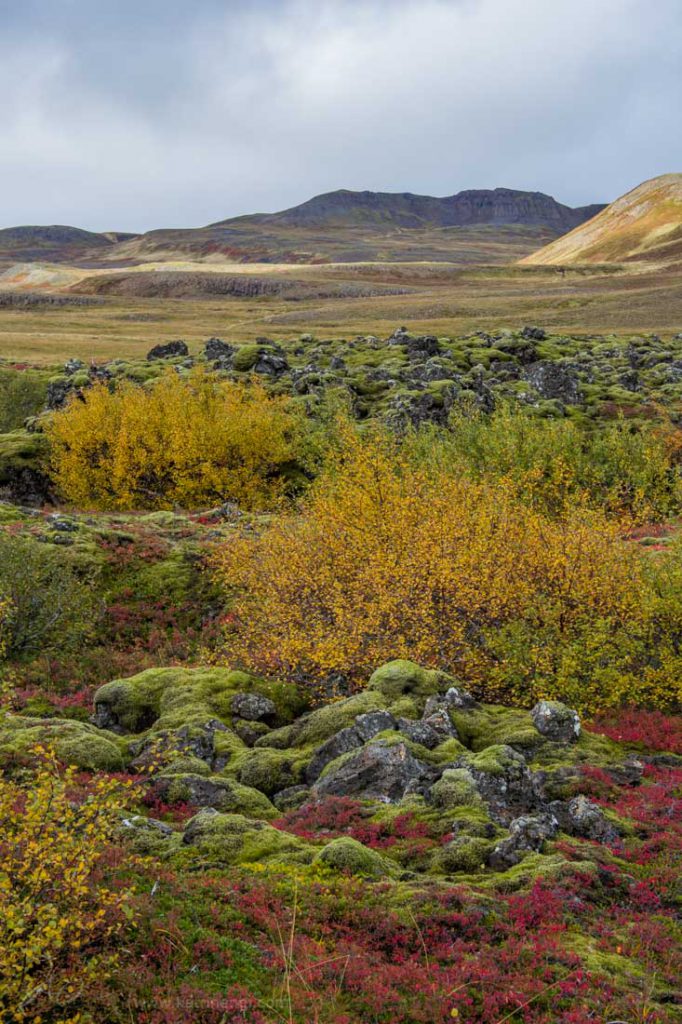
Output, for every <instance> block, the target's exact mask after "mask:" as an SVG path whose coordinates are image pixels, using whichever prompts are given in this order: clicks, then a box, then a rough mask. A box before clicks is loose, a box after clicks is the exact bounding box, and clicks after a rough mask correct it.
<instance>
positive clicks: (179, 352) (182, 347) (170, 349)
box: [147, 341, 189, 362]
mask: <svg viewBox="0 0 682 1024" xmlns="http://www.w3.org/2000/svg"><path fill="white" fill-rule="evenodd" d="M188 355H189V349H188V348H187V344H186V342H184V341H168V342H166V343H165V344H163V345H155V346H154V348H150V350H149V352H147V359H148V361H149V362H152V361H153V360H154V359H176V358H179V357H181V356H188Z"/></svg>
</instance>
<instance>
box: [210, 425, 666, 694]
mask: <svg viewBox="0 0 682 1024" xmlns="http://www.w3.org/2000/svg"><path fill="white" fill-rule="evenodd" d="M218 574H219V577H220V579H221V580H222V582H223V584H224V586H225V587H226V588H227V589H228V590H229V592H230V593H231V594H232V596H233V603H232V605H231V611H230V614H229V615H228V624H227V633H226V651H225V657H226V658H227V659H228V660H229V661H231V662H237V661H241V662H243V663H246V664H248V665H250V666H252V667H255V668H257V669H259V670H261V671H263V672H269V673H272V674H273V675H275V676H286V677H289V678H293V679H300V680H305V679H307V680H316V681H321V680H325V679H329V677H331V676H333V675H335V674H341V675H342V676H343V677H345V678H346V679H347V680H350V681H351V682H357V683H359V682H362V681H364V680H366V679H367V678H368V676H369V674H370V673H371V672H372V670H373V669H374V668H376V667H377V665H379V664H381V663H382V662H385V661H386V660H388V659H390V658H400V657H405V658H411V659H413V660H415V661H417V662H418V663H420V664H424V665H432V666H434V667H436V666H438V667H447V668H449V669H450V670H451V671H452V672H454V673H456V674H458V675H459V676H461V677H463V678H465V679H466V680H468V681H469V683H470V684H472V685H474V686H475V687H476V689H477V690H478V692H479V693H481V694H483V695H485V696H486V697H487V698H488V699H491V698H492V699H498V698H502V699H504V700H506V701H509V702H512V701H521V702H522V703H524V704H527V703H528V702H529V701H533V700H535V699H537V698H538V697H541V696H556V697H559V696H561V697H563V698H565V699H569V700H570V701H571V702H573V703H574V704H577V705H578V706H580V707H582V708H585V709H586V708H592V709H595V710H596V709H598V708H599V707H602V706H606V705H610V704H614V703H619V702H621V701H622V700H623V699H624V698H627V697H628V695H631V694H632V693H633V692H634V689H633V688H634V687H635V683H634V681H633V671H634V668H633V667H634V665H635V664H636V665H637V676H638V680H639V681H638V682H637V684H636V686H637V687H639V690H640V692H638V694H637V696H638V698H640V697H642V696H643V697H644V698H646V694H642V693H641V690H642V688H646V673H643V672H641V671H640V669H641V658H642V656H643V655H642V649H641V648H642V645H643V644H645V636H644V634H645V633H646V630H647V629H648V626H647V625H646V624H645V623H644V622H643V614H644V613H643V610H642V609H643V602H642V593H643V589H645V583H644V573H643V568H642V560H641V555H640V554H639V553H638V552H637V551H636V550H634V547H633V546H632V545H627V544H626V543H624V542H623V541H622V540H621V537H620V530H619V527H618V525H617V524H613V523H610V522H609V521H608V520H607V519H606V518H605V516H604V515H603V514H602V513H600V512H598V511H595V510H589V509H586V508H584V507H582V506H576V507H574V508H572V509H571V508H569V509H568V510H567V511H566V513H565V514H564V515H562V516H560V517H549V516H548V515H546V514H543V513H542V512H541V511H539V510H538V509H536V508H533V507H531V506H529V504H528V503H527V502H524V501H521V500H520V499H519V497H518V496H517V492H516V490H515V488H514V487H513V485H511V484H510V483H508V482H505V481H504V480H498V481H496V482H495V483H486V482H480V481H475V480H472V479H469V478H467V477H465V476H463V475H461V474H459V475H457V474H455V473H453V472H452V471H450V470H448V469H447V468H443V467H442V466H439V465H438V464H437V461H436V462H433V463H432V464H430V465H426V464H424V463H420V462H415V461H414V459H413V458H412V456H411V454H410V452H409V451H408V450H407V448H406V447H405V446H401V445H400V444H399V443H398V442H396V441H395V440H394V439H392V438H391V437H390V436H389V435H387V434H384V433H382V432H381V431H376V432H374V433H371V434H370V435H369V436H368V437H367V438H365V439H364V440H363V439H361V438H360V437H359V436H358V435H357V434H355V433H354V432H353V431H352V430H350V429H348V430H346V431H345V435H344V444H343V445H342V447H341V449H340V450H339V451H338V453H337V454H336V456H335V457H334V458H332V460H331V463H330V465H329V466H328V469H327V471H326V472H325V473H324V474H323V475H322V477H321V478H320V479H319V480H318V481H317V483H316V485H315V486H314V488H313V491H312V493H311V495H310V498H309V500H308V502H307V504H306V506H305V508H304V510H303V513H302V514H301V515H299V516H290V517H288V518H285V519H281V520H280V521H278V522H276V523H274V524H273V525H271V526H270V527H269V528H267V529H266V530H264V532H262V533H261V534H260V535H254V534H244V535H243V536H242V537H241V538H240V539H238V540H237V541H236V542H231V543H230V544H229V545H226V546H225V547H224V549H223V550H222V552H221V554H220V557H219V562H218ZM633 638H637V639H636V640H635V639H633ZM656 685H657V686H659V687H660V688H661V693H662V694H663V691H664V690H665V685H664V684H663V682H662V681H661V680H660V679H657V683H656ZM668 696H670V694H668ZM662 703H665V700H663V699H662Z"/></svg>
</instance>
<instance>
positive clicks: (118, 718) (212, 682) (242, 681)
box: [94, 667, 302, 734]
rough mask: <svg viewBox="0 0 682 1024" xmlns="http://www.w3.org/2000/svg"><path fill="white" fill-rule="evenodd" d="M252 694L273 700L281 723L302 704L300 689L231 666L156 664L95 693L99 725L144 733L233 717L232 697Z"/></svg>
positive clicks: (229, 719)
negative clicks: (242, 693)
mask: <svg viewBox="0 0 682 1024" xmlns="http://www.w3.org/2000/svg"><path fill="white" fill-rule="evenodd" d="M244 691H246V692H254V693H259V694H262V695H263V696H264V697H268V698H269V699H271V700H272V701H273V702H274V704H275V707H276V710H277V714H278V715H279V716H280V717H281V719H282V721H283V722H286V721H290V720H291V718H293V716H294V715H295V714H296V713H297V711H298V710H300V708H301V703H302V702H301V698H300V697H299V695H298V691H297V690H296V687H294V686H290V685H287V684H284V683H270V682H268V681H267V680H263V679H259V678H257V677H256V676H251V675H248V674H247V673H245V672H236V671H231V670H230V669H227V668H212V667H211V668H191V669H188V668H153V669H147V670H146V671H145V672H140V673H139V674H138V675H136V676H131V677H130V678H129V679H115V680H113V681H112V682H110V683H105V685H104V686H101V687H100V688H99V689H98V690H97V692H96V693H95V716H94V721H95V722H96V724H97V725H99V726H100V728H103V729H109V730H112V731H116V732H120V733H128V734H130V733H140V732H144V731H146V730H148V729H150V728H151V727H152V726H153V725H156V727H157V728H159V729H161V728H163V729H173V728H178V727H182V726H186V725H188V724H190V723H192V722H198V721H206V720H207V719H211V718H218V719H219V720H220V721H221V722H223V723H224V724H227V725H229V724H230V723H231V721H232V698H233V697H234V695H235V694H236V693H239V692H244Z"/></svg>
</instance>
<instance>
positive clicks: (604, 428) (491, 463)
mask: <svg viewBox="0 0 682 1024" xmlns="http://www.w3.org/2000/svg"><path fill="white" fill-rule="evenodd" d="M408 443H410V444H411V446H412V450H413V454H414V456H415V458H416V459H417V460H419V461H424V462H427V463H432V464H434V465H439V466H441V467H442V466H443V465H444V466H446V467H449V468H450V469H451V470H454V471H460V472H465V473H466V474H467V475H469V476H472V477H473V478H474V479H476V480H483V479H488V480H501V479H503V478H504V479H507V480H509V481H510V482H511V483H512V484H513V485H514V486H515V488H516V490H517V491H518V493H519V495H520V496H521V497H522V498H523V499H524V500H525V501H527V502H529V503H531V504H533V505H536V506H537V507H539V508H540V509H542V511H544V512H549V513H552V514H554V513H558V512H562V511H563V510H564V509H565V508H567V507H568V506H570V505H575V504H576V503H579V504H586V505H588V506H590V507H592V508H602V509H604V510H605V511H607V512H609V513H613V514H626V515H630V516H633V517H634V518H635V519H636V520H638V521H640V522H645V521H647V520H651V519H661V518H666V517H668V516H670V515H673V514H676V513H678V512H679V511H680V509H682V477H681V476H680V472H679V469H678V467H677V466H676V465H674V463H673V460H672V458H671V455H670V454H669V448H668V445H667V442H666V437H665V433H664V431H663V429H662V428H661V427H660V426H657V427H656V426H651V425H648V424H643V425H636V426H635V425H633V424H630V423H627V422H626V421H624V420H616V421H612V422H608V423H603V424H600V425H599V426H598V427H597V428H595V429H591V430H590V429H587V428H586V427H583V426H581V425H580V424H578V423H576V422H575V421H574V420H571V419H566V418H564V419H556V418H540V417H538V416H537V415H533V414H532V413H531V412H529V411H526V410H524V409H518V408H516V407H513V406H511V405H504V406H501V407H500V408H499V409H498V410H497V411H496V412H494V413H492V414H490V415H486V414H484V413H482V412H480V411H479V410H478V409H475V408H473V407H472V406H465V407H462V406H459V407H458V408H457V409H456V410H455V411H454V412H453V413H452V415H451V418H450V429H449V430H442V429H438V428H436V427H430V426H427V427H423V428H422V429H421V430H420V431H419V432H418V433H416V434H415V435H414V436H413V438H412V439H411V440H410V441H408Z"/></svg>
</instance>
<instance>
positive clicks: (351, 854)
mask: <svg viewBox="0 0 682 1024" xmlns="http://www.w3.org/2000/svg"><path fill="white" fill-rule="evenodd" d="M313 863H315V864H324V865H325V866H326V867H329V868H332V869H333V870H334V871H345V872H349V873H350V874H352V875H361V876H363V877H366V878H382V877H384V876H386V875H391V874H394V873H395V865H394V864H392V863H391V861H390V860H388V858H386V857H382V856H381V854H380V853H377V852H376V850H370V849H369V848H368V847H367V846H363V844H362V843H359V842H358V841H357V840H356V839H351V838H350V836H341V837H340V838H338V839H332V841H331V842H330V843H327V845H326V846H323V847H322V849H321V850H320V852H319V853H318V854H316V855H315V859H314V861H313Z"/></svg>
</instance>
